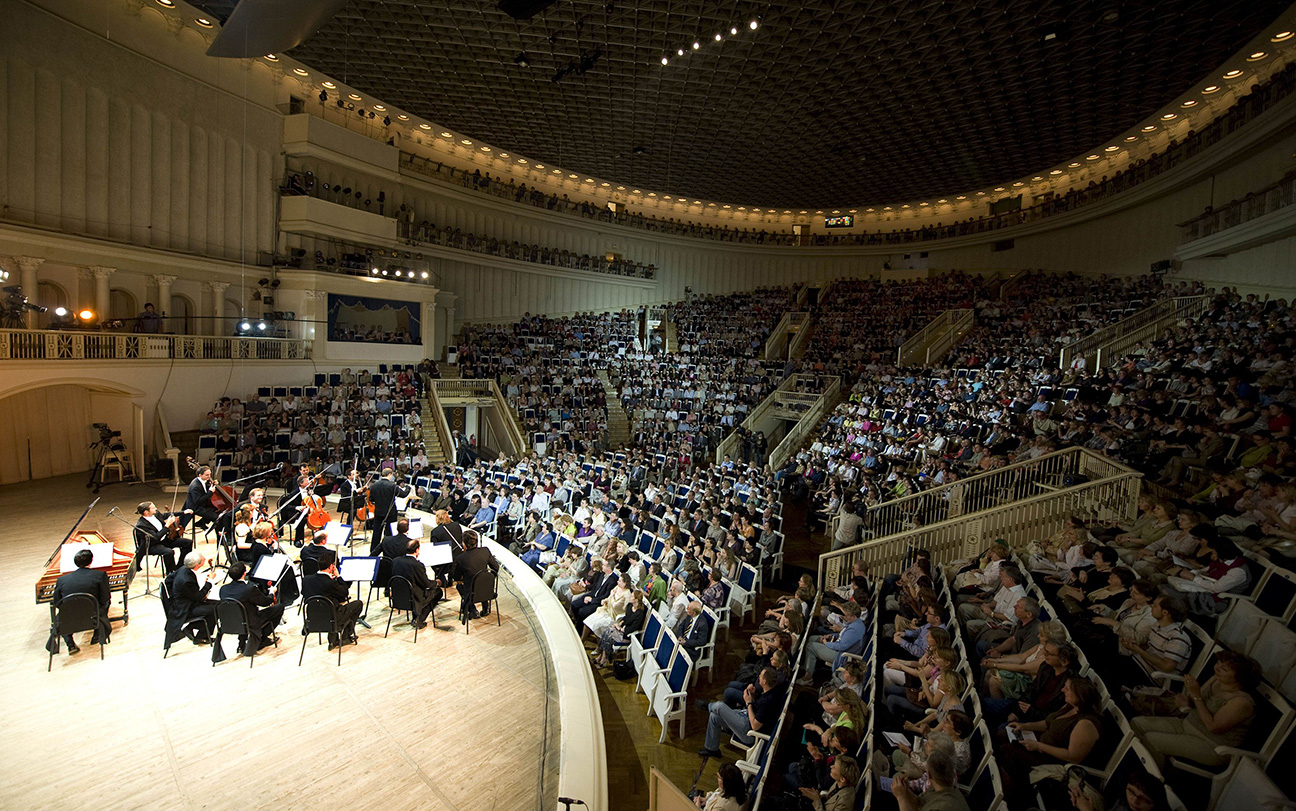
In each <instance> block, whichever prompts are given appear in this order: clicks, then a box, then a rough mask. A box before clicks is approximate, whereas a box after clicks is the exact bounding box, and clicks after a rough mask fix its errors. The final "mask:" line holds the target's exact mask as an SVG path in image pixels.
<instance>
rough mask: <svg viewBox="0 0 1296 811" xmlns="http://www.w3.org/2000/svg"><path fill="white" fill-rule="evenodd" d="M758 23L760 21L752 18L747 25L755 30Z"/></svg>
mask: <svg viewBox="0 0 1296 811" xmlns="http://www.w3.org/2000/svg"><path fill="white" fill-rule="evenodd" d="M759 25H760V23H759V22H757V21H756V20H752V21H751V22H749V23H747V27H748V28H750V29H751V30H753V31H755V30H756V27H757V26H759Z"/></svg>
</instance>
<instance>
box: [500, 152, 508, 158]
mask: <svg viewBox="0 0 1296 811" xmlns="http://www.w3.org/2000/svg"><path fill="white" fill-rule="evenodd" d="M508 156H509V153H507V152H501V153H500V157H501V158H507V157H508Z"/></svg>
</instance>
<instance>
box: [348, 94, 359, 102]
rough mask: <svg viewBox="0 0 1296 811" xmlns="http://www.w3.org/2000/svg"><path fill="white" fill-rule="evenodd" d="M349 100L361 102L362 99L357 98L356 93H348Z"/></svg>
mask: <svg viewBox="0 0 1296 811" xmlns="http://www.w3.org/2000/svg"><path fill="white" fill-rule="evenodd" d="M347 98H349V99H351V100H352V101H359V100H360V97H359V96H357V95H356V94H355V93H347Z"/></svg>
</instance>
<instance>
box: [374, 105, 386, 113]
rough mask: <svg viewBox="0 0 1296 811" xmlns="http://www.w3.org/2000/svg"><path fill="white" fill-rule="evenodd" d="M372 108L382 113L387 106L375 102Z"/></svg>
mask: <svg viewBox="0 0 1296 811" xmlns="http://www.w3.org/2000/svg"><path fill="white" fill-rule="evenodd" d="M373 108H374V109H375V110H377V111H378V112H380V113H382V112H386V110H387V108H386V107H384V106H382V105H381V104H375V105H374V106H373Z"/></svg>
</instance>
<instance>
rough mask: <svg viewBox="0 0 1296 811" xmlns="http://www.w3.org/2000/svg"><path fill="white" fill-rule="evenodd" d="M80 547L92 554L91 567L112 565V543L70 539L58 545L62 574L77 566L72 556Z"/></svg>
mask: <svg viewBox="0 0 1296 811" xmlns="http://www.w3.org/2000/svg"><path fill="white" fill-rule="evenodd" d="M82 549H89V550H90V552H91V554H93V555H94V560H92V561H90V568H91V569H107V568H108V567H110V566H112V562H113V545H112V544H110V543H86V542H85V541H72V542H71V543H65V544H63V546H61V547H59V555H60V558H59V571H60V572H62V573H63V574H67V573H68V572H71V571H74V570H75V569H76V567H77V565H76V563H75V562H74V561H73V558H75V557H76V553H77V552H80V551H81V550H82Z"/></svg>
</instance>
